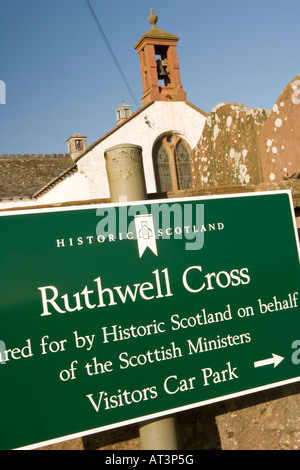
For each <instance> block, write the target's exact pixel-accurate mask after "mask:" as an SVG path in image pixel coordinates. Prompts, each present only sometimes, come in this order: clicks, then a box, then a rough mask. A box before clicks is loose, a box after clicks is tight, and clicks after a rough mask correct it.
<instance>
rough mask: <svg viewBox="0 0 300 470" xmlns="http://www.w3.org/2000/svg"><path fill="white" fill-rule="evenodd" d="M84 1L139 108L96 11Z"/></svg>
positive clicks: (137, 104)
mask: <svg viewBox="0 0 300 470" xmlns="http://www.w3.org/2000/svg"><path fill="white" fill-rule="evenodd" d="M85 3H86V5H87V6H88V8H89V10H90V12H91V15H92V17H93V18H94V21H95V23H96V25H97V28H98V30H99V32H100V34H101V36H102V38H103V40H104V43H105V45H106V47H107V49H108V51H109V53H110V55H111V57H112V59H113V61H114V63H115V65H116V67H117V69H118V72H119V73H120V75H121V77H122V80H123V81H124V83H125V85H126V88H127V90H128V91H129V93H130V95H131V96H132V98H133V100H134V102H135V104H136V106H137V108H139V107H140V106H139V103H138V101H137V99H136V97H135V95H134V93H133V91H132V89H131V87H130V85H129V83H128V81H127V79H126V77H125V75H124V72H123V70H122V68H121V66H120V64H119V61H118V59H117V58H116V56H115V54H114V51H113V50H112V48H111V45H110V44H109V41H108V39H107V37H106V35H105V33H104V31H103V29H102V27H101V24H100V22H99V20H98V18H97V15H96V13H95V11H94V9H93V7H92V5H91V3H90V1H89V0H85Z"/></svg>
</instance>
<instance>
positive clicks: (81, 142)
mask: <svg viewBox="0 0 300 470" xmlns="http://www.w3.org/2000/svg"><path fill="white" fill-rule="evenodd" d="M67 143H68V152H69V154H70V155H71V157H72V159H73V160H75V159H76V158H77V157H79V155H81V154H82V153H83V152H84V151H85V150H86V136H85V135H81V134H73V135H71V137H69V138H68V140H67Z"/></svg>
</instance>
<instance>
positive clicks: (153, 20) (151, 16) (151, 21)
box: [148, 8, 158, 28]
mask: <svg viewBox="0 0 300 470" xmlns="http://www.w3.org/2000/svg"><path fill="white" fill-rule="evenodd" d="M148 20H149V22H150V23H151V24H152V28H153V27H154V26H156V23H157V20H158V16H157V15H154V12H153V8H151V15H150V16H149V18H148Z"/></svg>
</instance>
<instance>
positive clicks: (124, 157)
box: [104, 144, 147, 202]
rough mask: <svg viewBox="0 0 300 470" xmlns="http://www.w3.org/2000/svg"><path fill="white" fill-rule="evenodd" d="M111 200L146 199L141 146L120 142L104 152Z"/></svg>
mask: <svg viewBox="0 0 300 470" xmlns="http://www.w3.org/2000/svg"><path fill="white" fill-rule="evenodd" d="M104 156H105V161H106V170H107V176H108V184H109V190H110V197H111V202H119V201H120V200H126V198H127V201H140V200H145V199H147V192H146V183H145V176H144V168H143V158H142V148H141V147H140V146H138V145H134V144H120V145H115V146H114V147H111V148H109V149H107V150H105V152H104Z"/></svg>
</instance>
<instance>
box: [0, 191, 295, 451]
mask: <svg viewBox="0 0 300 470" xmlns="http://www.w3.org/2000/svg"><path fill="white" fill-rule="evenodd" d="M0 242H1V243H0V247H1V248H0V250H1V258H0V259H1V287H0V289H1V294H0V377H1V388H0V418H1V423H2V426H1V429H0V447H1V449H12V448H23V447H26V448H34V447H38V446H41V445H46V444H50V443H53V442H57V441H62V440H66V439H69V438H74V437H78V436H84V435H87V434H90V433H93V432H97V431H101V430H107V429H110V428H113V427H117V426H121V425H125V424H129V423H133V422H138V421H144V420H147V419H150V418H153V417H160V416H164V415H167V414H169V413H173V412H177V411H181V410H186V409H189V408H193V407H196V406H200V405H205V404H208V403H213V402H217V401H220V400H224V399H228V398H232V397H236V396H240V395H245V394H248V393H252V392H255V391H259V390H265V389H268V388H272V387H276V386H279V385H283V384H288V383H292V382H296V381H299V380H300V334H299V324H300V321H299V319H300V316H299V315H300V308H299V290H300V289H299V288H300V269H299V248H298V240H297V235H296V225H295V218H294V215H293V207H292V199H291V194H290V193H289V192H285V191H283V192H272V193H251V194H243V195H236V196H235V195H231V196H227V197H225V196H220V197H217V196H212V197H207V198H188V199H173V200H165V201H154V202H148V201H146V202H139V203H130V205H129V204H128V205H127V204H115V205H113V204H108V205H104V206H94V205H89V206H81V207H80V206H78V207H71V208H70V207H65V208H55V209H54V208H53V209H52V208H51V209H36V210H32V211H18V212H16V211H14V212H13V211H12V212H2V213H1V217H0ZM3 423H5V424H3Z"/></svg>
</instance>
